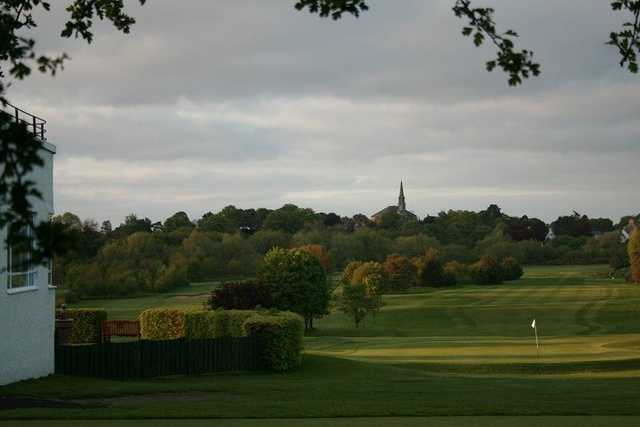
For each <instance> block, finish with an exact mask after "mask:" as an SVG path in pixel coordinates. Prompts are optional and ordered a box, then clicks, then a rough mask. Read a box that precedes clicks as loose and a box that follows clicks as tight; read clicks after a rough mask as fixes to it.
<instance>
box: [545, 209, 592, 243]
mask: <svg viewBox="0 0 640 427" xmlns="http://www.w3.org/2000/svg"><path fill="white" fill-rule="evenodd" d="M551 228H552V229H553V232H554V233H555V234H556V235H557V236H571V237H580V236H590V235H591V234H592V229H591V222H590V221H589V218H588V217H587V216H586V215H580V214H579V213H578V212H574V213H573V215H567V216H561V217H558V219H557V220H555V221H554V222H552V223H551Z"/></svg>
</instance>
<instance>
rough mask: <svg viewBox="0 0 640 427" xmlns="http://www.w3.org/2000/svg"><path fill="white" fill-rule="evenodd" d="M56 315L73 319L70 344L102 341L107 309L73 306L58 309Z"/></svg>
mask: <svg viewBox="0 0 640 427" xmlns="http://www.w3.org/2000/svg"><path fill="white" fill-rule="evenodd" d="M56 317H58V318H63V319H73V323H72V326H71V334H70V337H69V343H70V344H92V343H97V342H100V338H101V335H102V332H101V331H102V321H103V320H107V311H106V310H104V309H102V308H72V309H67V310H58V311H57V313H56Z"/></svg>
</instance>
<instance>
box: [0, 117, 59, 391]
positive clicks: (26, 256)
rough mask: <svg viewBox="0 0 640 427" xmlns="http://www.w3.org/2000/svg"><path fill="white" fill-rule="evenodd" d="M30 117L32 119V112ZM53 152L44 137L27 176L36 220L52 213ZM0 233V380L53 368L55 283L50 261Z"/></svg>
mask: <svg viewBox="0 0 640 427" xmlns="http://www.w3.org/2000/svg"><path fill="white" fill-rule="evenodd" d="M36 119H37V118H36ZM31 120H32V121H31V123H34V124H35V123H36V121H35V119H34V118H33V117H31ZM40 123H42V125H40ZM38 126H39V127H38V128H37V129H38V130H37V132H38V133H39V134H40V135H42V136H43V134H44V121H41V122H38ZM40 126H42V127H40ZM33 127H36V126H33ZM55 152H56V148H55V146H53V145H51V144H49V143H47V142H46V141H45V140H44V139H43V140H42V150H41V152H40V156H41V158H42V159H43V161H44V166H43V167H40V168H37V169H35V170H34V171H33V172H32V173H31V176H30V179H31V180H33V181H34V182H35V184H36V187H37V188H38V190H39V191H40V192H41V193H42V199H33V200H32V206H33V210H34V215H35V218H36V223H38V222H42V221H49V219H50V217H51V215H52V214H53V156H54V154H55ZM0 239H1V241H0V265H1V268H0V325H1V329H0V385H3V384H8V383H11V382H15V381H19V380H24V379H28V378H37V377H42V376H46V375H49V374H52V373H53V370H54V322H55V320H54V317H55V312H54V310H55V288H54V287H53V286H52V283H51V270H50V266H49V265H41V264H40V263H37V264H36V263H32V262H31V254H30V251H29V250H24V249H20V248H17V247H14V248H8V247H7V245H6V243H5V241H6V230H2V231H1V232H0ZM23 246H24V245H23Z"/></svg>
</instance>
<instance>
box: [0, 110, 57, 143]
mask: <svg viewBox="0 0 640 427" xmlns="http://www.w3.org/2000/svg"><path fill="white" fill-rule="evenodd" d="M0 112H2V113H4V114H8V115H10V116H12V117H13V118H15V121H16V122H17V123H24V124H25V125H26V126H27V130H29V131H30V132H31V133H33V134H34V135H35V136H37V137H39V138H40V139H42V140H43V141H44V140H45V139H46V137H45V134H46V133H47V127H46V125H47V121H46V120H45V119H42V118H40V117H38V116H34V115H33V114H31V113H27V112H26V111H24V110H21V109H20V108H18V107H16V106H15V105H12V104H9V103H8V102H7V103H6V104H5V105H4V108H3V109H2V110H0Z"/></svg>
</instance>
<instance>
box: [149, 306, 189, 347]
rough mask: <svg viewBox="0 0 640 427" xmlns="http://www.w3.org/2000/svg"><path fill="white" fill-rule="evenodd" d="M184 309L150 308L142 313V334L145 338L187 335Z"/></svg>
mask: <svg viewBox="0 0 640 427" xmlns="http://www.w3.org/2000/svg"><path fill="white" fill-rule="evenodd" d="M185 315H186V313H185V312H184V311H182V310H172V309H157V308H150V309H148V310H145V311H143V312H142V313H140V335H141V337H142V339H144V340H152V341H153V340H155V341H157V340H173V339H178V338H183V337H184V336H185Z"/></svg>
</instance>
